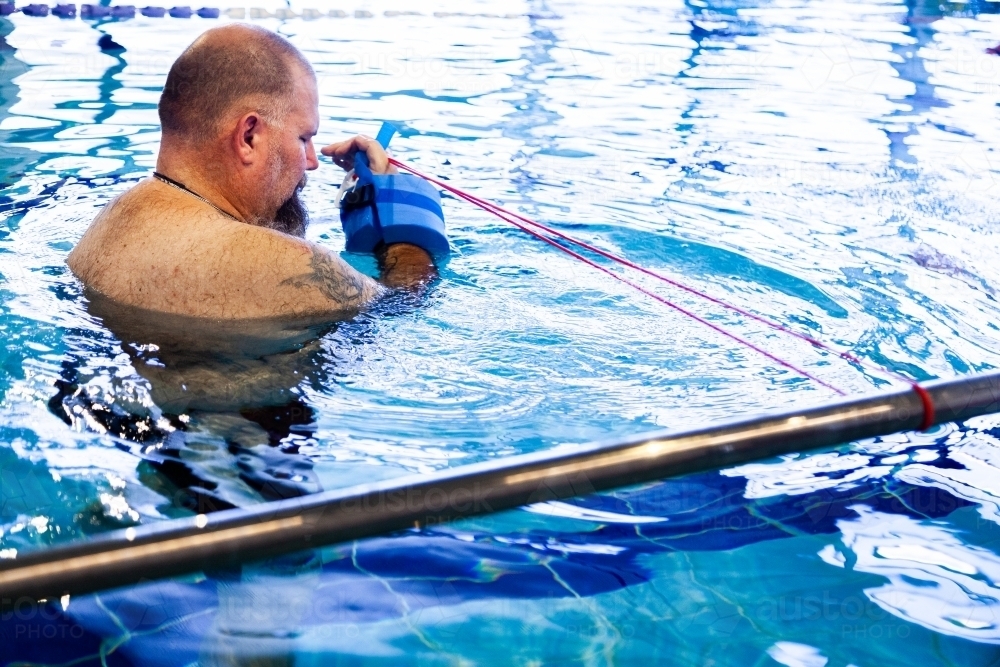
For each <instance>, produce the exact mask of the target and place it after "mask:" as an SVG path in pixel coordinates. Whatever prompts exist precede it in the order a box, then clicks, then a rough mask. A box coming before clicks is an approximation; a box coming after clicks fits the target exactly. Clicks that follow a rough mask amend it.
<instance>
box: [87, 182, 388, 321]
mask: <svg viewBox="0 0 1000 667" xmlns="http://www.w3.org/2000/svg"><path fill="white" fill-rule="evenodd" d="M68 263H69V267H70V269H72V271H73V273H75V274H76V275H77V277H79V278H80V280H82V281H83V282H84V284H86V285H87V286H88V287H90V288H91V289H95V290H97V291H98V292H100V293H102V294H104V295H105V296H107V297H110V298H112V299H114V300H115V301H118V302H120V303H124V304H128V305H132V306H137V307H142V308H147V309H149V310H157V311H161V312H168V313H176V314H183V315H191V316H194V317H211V318H217V319H246V318H260V317H285V316H300V315H323V314H337V313H343V312H345V311H351V310H356V309H357V308H359V307H360V306H362V305H364V304H365V303H367V302H369V301H371V300H372V299H374V298H375V297H377V296H378V295H379V293H380V292H381V290H382V288H381V286H380V285H379V284H378V283H376V282H375V281H374V280H372V279H370V278H368V277H367V276H364V275H362V274H360V273H358V272H357V271H355V270H354V269H353V268H351V267H350V266H349V265H348V264H347V263H346V262H344V261H343V260H342V259H341V258H340V257H338V256H336V255H335V254H333V253H332V252H330V251H329V250H327V249H325V248H323V247H322V246H319V245H316V244H314V243H310V242H308V241H306V240H304V239H300V238H296V237H293V236H289V235H287V234H283V233H281V232H277V231H274V230H272V229H268V228H266V227H259V226H255V225H250V224H246V223H242V222H237V221H235V220H232V219H229V218H227V217H225V216H223V215H222V214H221V213H219V212H218V211H215V210H214V209H212V208H210V207H208V206H205V205H204V204H203V203H201V202H199V201H198V200H197V199H194V198H193V197H191V196H190V195H187V194H186V193H184V192H181V191H179V190H176V189H175V188H173V187H171V186H169V185H167V184H165V183H161V182H159V181H156V180H153V179H149V180H147V181H143V182H142V183H141V184H139V185H137V186H136V187H134V188H133V189H131V190H129V191H128V192H126V193H125V194H123V195H122V196H121V197H119V198H118V199H116V200H115V201H114V202H112V203H111V204H109V205H108V206H107V208H105V209H104V211H102V212H101V214H100V215H99V216H98V217H97V219H96V220H95V221H94V223H93V224H92V225H91V226H90V228H89V229H88V230H87V232H86V233H85V234H84V236H83V238H82V239H81V240H80V242H79V244H77V246H76V248H74V250H73V252H72V253H70V256H69V259H68Z"/></svg>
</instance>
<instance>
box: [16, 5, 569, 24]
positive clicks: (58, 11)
mask: <svg viewBox="0 0 1000 667" xmlns="http://www.w3.org/2000/svg"><path fill="white" fill-rule="evenodd" d="M18 12H20V13H22V14H24V15H25V16H35V17H42V16H48V15H49V14H50V13H51V14H52V15H53V16H58V17H59V18H62V19H72V18H76V17H77V6H76V5H75V4H57V5H55V6H49V5H47V4H41V3H31V4H28V5H24V6H21V7H18V6H17V5H16V4H15V3H13V2H0V16H10V15H11V14H15V13H18ZM79 12H80V13H79V16H80V18H81V19H84V20H88V19H91V20H97V19H105V18H111V19H132V18H135V16H136V14H137V13H138V14H140V15H142V16H145V17H147V18H163V17H165V16H170V17H171V18H178V19H189V18H192V17H194V16H198V17H200V18H203V19H217V18H220V17H222V16H225V17H226V18H230V19H236V20H242V19H247V18H249V19H258V20H259V19H269V18H276V19H279V20H282V21H286V20H291V19H297V18H301V19H303V20H306V21H314V20H317V19H322V18H334V19H345V18H351V17H353V18H356V19H370V18H375V14H373V13H372V12H370V11H368V10H366V9H357V10H355V11H353V12H346V11H344V10H342V9H331V10H329V11H326V12H323V11H320V10H318V9H309V8H307V9H303V10H302V11H301V12H295V11H294V10H292V9H288V8H278V9H275V10H274V11H269V10H267V9H264V8H261V7H251V8H250V9H249V10H248V9H246V8H245V7H230V8H226V9H219V8H216V7H202V8H200V9H192V8H191V7H190V6H184V5H180V6H175V7H159V6H155V5H153V6H148V7H142V8H138V9H137V8H136V6H135V5H114V6H106V5H95V4H81V5H80V9H79ZM383 16H385V17H387V18H394V17H400V16H433V17H434V18H448V17H452V16H454V17H459V16H464V17H479V18H499V19H516V18H523V17H525V16H534V15H533V14H530V15H526V14H485V13H468V12H434V13H433V14H424V13H422V12H416V11H395V10H386V11H385V12H383ZM546 18H551V17H548V16H546Z"/></svg>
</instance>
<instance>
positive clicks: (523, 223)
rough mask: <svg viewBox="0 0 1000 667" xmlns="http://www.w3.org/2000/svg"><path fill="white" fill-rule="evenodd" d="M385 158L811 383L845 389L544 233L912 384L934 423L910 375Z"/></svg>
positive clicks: (926, 423)
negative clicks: (883, 365) (843, 349)
mask: <svg viewBox="0 0 1000 667" xmlns="http://www.w3.org/2000/svg"><path fill="white" fill-rule="evenodd" d="M389 162H390V163H392V164H393V165H395V166H396V167H398V168H400V169H403V170H404V171H408V172H409V173H411V174H413V175H415V176H419V177H420V178H422V179H424V180H426V181H428V182H429V183H433V184H434V185H436V186H438V187H439V188H442V189H443V190H446V191H447V192H450V193H451V194H453V195H455V196H457V197H459V198H460V199H463V200H465V201H467V202H469V203H471V204H475V205H476V206H478V207H479V208H481V209H483V210H484V211H487V212H489V213H492V214H493V215H495V216H497V217H498V218H500V219H501V220H504V221H505V222H508V223H510V224H512V225H514V226H515V227H517V228H518V229H520V230H521V231H523V232H525V233H527V234H530V235H531V236H533V237H535V238H537V239H539V240H541V241H544V242H545V243H547V244H549V245H551V246H553V247H554V248H557V249H558V250H560V251H562V252H564V253H566V254H567V255H569V256H570V257H573V258H574V259H577V260H579V261H581V262H583V263H585V264H587V265H588V266H591V267H593V268H595V269H597V270H598V271H601V272H602V273H605V274H607V275H609V276H611V277H612V278H614V279H615V280H617V281H619V282H622V283H625V284H626V285H628V286H630V287H632V288H634V289H636V290H638V291H640V292H642V293H643V294H645V295H646V296H649V297H651V298H653V299H656V300H657V301H659V302H660V303H662V304H664V305H667V306H669V307H671V308H673V309H674V310H676V311H678V312H680V313H683V314H684V315H686V316H688V317H690V318H691V319H693V320H695V321H696V322H699V323H701V324H703V325H704V326H706V327H709V328H710V329H712V330H714V331H717V332H718V333H721V334H722V335H724V336H726V337H728V338H731V339H733V340H735V341H736V342H738V343H740V344H741V345H743V346H745V347H748V348H750V349H751V350H754V351H755V352H757V353H758V354H761V355H763V356H765V357H767V358H768V359H770V360H772V361H774V362H776V363H778V364H780V365H782V366H784V367H785V368H788V369H790V370H792V371H794V372H795V373H797V374H799V375H801V376H802V377H805V378H808V379H810V380H812V381H813V382H815V383H817V384H819V385H821V386H823V387H826V388H827V389H830V390H831V391H833V392H835V393H837V394H838V395H840V396H846V395H847V393H846V392H844V391H843V390H841V389H839V388H837V387H835V386H833V385H831V384H829V383H828V382H825V381H824V380H821V379H820V378H818V377H816V376H815V375H813V374H811V373H809V372H808V371H805V370H803V369H801V368H799V367H797V366H795V365H794V364H792V363H791V362H789V361H785V360H784V359H781V358H780V357H778V356H776V355H774V354H772V353H770V352H768V351H767V350H764V349H762V348H761V347H759V346H757V345H755V344H753V343H751V342H750V341H748V340H746V339H744V338H741V337H740V336H737V335H736V334H734V333H731V332H729V331H727V330H726V329H724V328H723V327H721V326H719V325H717V324H713V323H712V322H709V321H708V320H706V319H704V318H702V317H699V316H698V315H696V314H694V313H692V312H691V311H689V310H687V309H685V308H683V307H681V306H679V305H677V304H676V303H674V302H672V301H670V300H669V299H665V298H664V297H662V296H660V295H658V294H656V293H654V292H650V291H649V290H647V289H645V288H644V287H642V286H641V285H639V284H637V283H634V282H632V281H631V280H628V279H627V278H624V277H622V276H620V275H618V274H617V273H615V272H614V271H611V270H610V269H608V268H606V267H604V266H601V265H600V264H598V263H596V262H594V261H593V260H590V259H588V258H586V257H584V256H583V255H580V254H579V253H577V252H574V251H573V250H570V249H569V248H567V247H565V246H564V245H562V244H560V243H557V242H556V241H554V240H553V239H552V238H550V237H549V236H546V235H545V234H550V235H551V236H554V237H556V238H559V239H562V240H564V241H568V242H570V243H572V244H574V245H576V246H578V247H580V248H583V249H585V250H588V251H590V252H593V253H595V254H597V255H600V256H601V257H604V258H606V259H609V260H611V261H613V262H616V263H617V264H620V265H622V266H625V267H628V268H630V269H634V270H636V271H639V272H640V273H643V274H645V275H647V276H650V277H652V278H656V279H657V280H660V281H662V282H665V283H667V284H668V285H671V286H673V287H676V288H678V289H681V290H684V291H685V292H688V293H689V294H693V295H695V296H698V297H700V298H702V299H705V300H706V301H709V302H711V303H713V304H715V305H717V306H721V307H723V308H726V309H728V310H731V311H733V312H735V313H739V314H740V315H743V316H745V317H749V318H750V319H752V320H755V321H757V322H760V323H762V324H764V325H766V326H768V327H770V328H772V329H774V330H776V331H780V332H782V333H785V334H788V335H790V336H794V337H795V338H798V339H799V340H803V341H805V342H807V343H809V344H810V345H812V346H813V347H816V348H819V349H821V350H825V351H827V352H830V353H832V354H836V355H837V356H838V357H840V358H842V359H845V360H847V361H850V362H852V363H855V364H857V365H859V366H862V367H864V368H867V369H869V370H872V371H874V372H876V373H878V374H880V375H885V376H888V377H891V378H893V379H896V380H899V381H902V382H905V383H907V384H909V385H910V386H911V387H912V388H913V391H914V392H915V393H916V394H917V396H919V397H920V403H921V405H922V406H923V420H922V421H921V424H920V427H919V428H920V430H921V431H926V430H927V429H929V428H930V427H931V426H933V425H934V419H935V410H934V401H933V400H932V399H931V395H930V393H929V392H928V391H927V390H926V389H925V388H924V387H922V386H920V384H918V383H917V382H915V381H913V380H911V379H910V378H908V377H906V376H904V375H900V374H899V373H896V372H894V371H890V370H888V369H886V368H882V367H881V366H878V365H876V364H872V363H870V362H867V361H864V360H862V359H860V358H859V357H857V356H856V355H854V354H852V353H850V352H844V351H841V350H838V349H836V348H834V347H833V346H832V345H829V344H827V343H824V342H823V341H821V340H819V339H817V338H813V337H812V336H807V335H806V334H802V333H799V332H798V331H794V330H792V329H789V328H788V327H786V326H784V325H782V324H779V323H778V322H774V321H772V320H769V319H767V318H766V317H762V316H760V315H757V314H756V313H752V312H750V311H748V310H746V309H745V308H740V307H739V306H736V305H733V304H731V303H728V302H727V301H723V300H722V299H719V298H717V297H714V296H712V295H710V294H706V293H705V292H702V291H700V290H698V289H695V288H694V287H691V286H689V285H685V284H684V283H681V282H679V281H677V280H674V279H673V278H669V277H667V276H665V275H663V274H661V273H657V272H656V271H653V270H652V269H647V268H646V267H644V266H640V265H639V264H636V263H634V262H632V261H629V260H628V259H626V258H624V257H620V256H618V255H615V254H614V253H611V252H608V251H607V250H603V249H602V248H598V247H596V246H593V245H591V244H589V243H586V242H584V241H581V240H579V239H577V238H574V237H572V236H570V235H568V234H565V233H563V232H560V231H559V230H556V229H553V228H551V227H548V226H546V225H543V224H542V223H540V222H536V221H535V220H532V219H530V218H526V217H524V216H523V215H520V214H518V213H515V212H513V211H510V210H508V209H505V208H503V207H502V206H499V205H497V204H494V203H493V202H490V201H487V200H485V199H481V198H479V197H476V196H475V195H473V194H469V193H468V192H465V191H463V190H461V189H459V188H456V187H455V186H453V185H451V184H449V183H446V182H444V181H442V180H440V179H437V178H434V177H433V176H429V175H427V174H424V173H422V172H420V171H419V170H417V169H414V168H413V167H411V166H410V165H408V164H406V163H404V162H401V161H399V160H397V159H396V158H393V157H390V158H389ZM538 230H541V232H545V234H542V233H540V232H539V231H538Z"/></svg>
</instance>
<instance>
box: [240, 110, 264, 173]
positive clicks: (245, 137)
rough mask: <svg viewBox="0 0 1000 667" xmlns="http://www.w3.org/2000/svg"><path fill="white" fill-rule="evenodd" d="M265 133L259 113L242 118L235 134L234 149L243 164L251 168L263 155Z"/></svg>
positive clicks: (251, 113)
mask: <svg viewBox="0 0 1000 667" xmlns="http://www.w3.org/2000/svg"><path fill="white" fill-rule="evenodd" d="M263 131H264V122H263V120H262V119H261V117H260V114H259V113H256V112H250V113H248V114H245V115H244V116H243V117H242V118H240V122H239V125H237V127H236V132H234V133H233V144H234V145H233V147H234V148H235V149H236V155H237V156H238V157H239V158H240V160H241V161H242V162H243V164H245V165H248V166H249V165H251V164H253V163H254V162H255V161H256V160H257V159H258V158H259V157H260V155H262V153H261V151H262V150H263V147H262V146H261V143H262V137H261V135H262V134H263Z"/></svg>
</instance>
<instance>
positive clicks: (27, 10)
mask: <svg viewBox="0 0 1000 667" xmlns="http://www.w3.org/2000/svg"><path fill="white" fill-rule="evenodd" d="M21 12H23V13H24V15H25V16H48V15H49V6H48V5H26V6H24V7H22V8H21Z"/></svg>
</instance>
